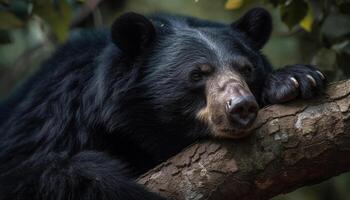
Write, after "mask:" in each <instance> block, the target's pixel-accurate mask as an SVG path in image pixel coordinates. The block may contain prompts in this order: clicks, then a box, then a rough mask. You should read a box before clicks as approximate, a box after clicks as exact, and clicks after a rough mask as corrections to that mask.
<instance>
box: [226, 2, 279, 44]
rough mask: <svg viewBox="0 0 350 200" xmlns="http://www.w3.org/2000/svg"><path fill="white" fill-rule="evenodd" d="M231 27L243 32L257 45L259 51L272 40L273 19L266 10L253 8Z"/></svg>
mask: <svg viewBox="0 0 350 200" xmlns="http://www.w3.org/2000/svg"><path fill="white" fill-rule="evenodd" d="M231 27H232V28H233V29H234V30H237V31H240V32H243V33H244V34H245V35H246V36H248V37H249V38H250V39H251V40H252V41H253V42H254V43H255V46H256V48H257V49H261V48H262V47H263V46H264V45H265V43H266V42H267V40H268V39H269V38H270V35H271V31H272V19H271V15H270V13H269V12H268V11H267V10H265V9H264V8H253V9H251V10H249V11H248V12H247V13H245V14H244V15H243V16H242V17H241V18H240V19H238V20H237V21H236V22H234V23H232V25H231Z"/></svg>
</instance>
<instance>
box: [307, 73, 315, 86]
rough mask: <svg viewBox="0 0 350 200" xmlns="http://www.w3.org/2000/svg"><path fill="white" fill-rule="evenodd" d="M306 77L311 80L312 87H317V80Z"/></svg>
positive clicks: (309, 76)
mask: <svg viewBox="0 0 350 200" xmlns="http://www.w3.org/2000/svg"><path fill="white" fill-rule="evenodd" d="M306 77H307V78H308V79H309V80H310V82H311V84H312V87H316V85H317V83H316V80H315V79H314V78H313V77H312V76H311V75H309V74H308V75H306Z"/></svg>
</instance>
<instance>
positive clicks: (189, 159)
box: [138, 80, 350, 200]
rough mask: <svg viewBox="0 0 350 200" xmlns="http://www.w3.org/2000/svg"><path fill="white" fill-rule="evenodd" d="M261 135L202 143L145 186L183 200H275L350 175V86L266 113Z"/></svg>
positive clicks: (145, 179) (259, 124) (146, 178)
mask: <svg viewBox="0 0 350 200" xmlns="http://www.w3.org/2000/svg"><path fill="white" fill-rule="evenodd" d="M254 127H255V128H254V131H253V134H252V135H251V136H249V137H247V138H244V139H240V140H235V141H232V140H211V141H201V142H198V143H197V144H194V145H192V146H190V147H189V148H187V149H185V150H184V151H183V152H181V153H180V154H178V155H176V156H174V157H173V158H171V159H169V160H168V161H167V162H165V163H163V164H161V165H160V166H158V167H156V168H154V169H153V170H151V171H149V172H148V173H146V174H144V175H143V176H141V177H140V178H139V180H138V182H139V183H141V184H143V185H145V186H146V187H147V188H148V189H150V190H151V191H154V192H156V193H159V194H161V195H162V196H165V197H168V198H170V199H177V200H185V199H186V200H202V199H213V200H221V199H222V200H224V199H225V200H228V199H240V200H244V199H269V198H271V197H273V196H276V195H277V194H280V193H285V192H289V191H292V190H294V189H296V188H298V187H301V186H304V185H310V184H314V183H317V182H320V181H322V180H324V179H327V178H330V177H332V176H336V175H338V174H340V173H342V172H345V171H350V133H349V129H350V80H348V81H342V82H337V83H333V84H331V85H330V86H329V87H328V89H327V95H326V96H323V97H321V98H319V99H314V100H311V101H295V102H292V103H289V104H284V105H274V106H270V107H266V108H264V109H262V110H261V111H260V112H259V115H258V119H257V121H256V123H255V125H254Z"/></svg>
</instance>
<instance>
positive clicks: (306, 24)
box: [299, 9, 314, 32]
mask: <svg viewBox="0 0 350 200" xmlns="http://www.w3.org/2000/svg"><path fill="white" fill-rule="evenodd" d="M313 21H314V18H313V16H312V13H311V9H308V12H307V15H306V16H305V17H304V19H303V20H301V22H300V23H299V25H300V27H301V28H303V29H304V30H305V31H307V32H311V28H312V23H313Z"/></svg>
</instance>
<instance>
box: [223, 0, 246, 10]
mask: <svg viewBox="0 0 350 200" xmlns="http://www.w3.org/2000/svg"><path fill="white" fill-rule="evenodd" d="M242 5H243V0H227V1H226V4H225V9H227V10H235V9H238V8H240V7H242Z"/></svg>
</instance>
